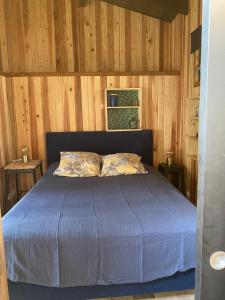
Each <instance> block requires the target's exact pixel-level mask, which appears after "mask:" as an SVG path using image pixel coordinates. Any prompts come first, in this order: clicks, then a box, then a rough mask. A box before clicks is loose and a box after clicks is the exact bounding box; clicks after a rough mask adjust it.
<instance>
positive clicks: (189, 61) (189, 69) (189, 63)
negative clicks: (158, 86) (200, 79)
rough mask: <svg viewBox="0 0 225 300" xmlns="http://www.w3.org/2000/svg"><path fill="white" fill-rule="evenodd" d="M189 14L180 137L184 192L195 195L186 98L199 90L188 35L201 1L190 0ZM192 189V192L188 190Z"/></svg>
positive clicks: (197, 20) (193, 147)
mask: <svg viewBox="0 0 225 300" xmlns="http://www.w3.org/2000/svg"><path fill="white" fill-rule="evenodd" d="M189 2H190V8H189V10H190V13H189V16H186V17H185V18H184V19H183V23H184V30H183V32H184V37H183V43H182V51H181V53H182V56H181V57H182V58H181V60H182V67H181V71H182V72H181V90H180V91H181V99H182V102H183V113H182V117H183V118H182V120H183V125H182V126H181V128H182V129H183V131H181V133H180V135H181V136H182V139H183V145H184V146H183V150H182V153H183V162H184V165H185V167H186V190H187V194H188V195H190V194H191V193H192V194H193V193H195V191H194V190H193V189H195V190H196V189H197V185H195V187H194V185H192V186H191V185H190V179H191V177H192V176H193V174H192V170H191V163H190V160H191V157H190V155H192V154H196V155H197V153H198V149H197V148H198V141H197V140H194V139H190V138H188V137H187V136H186V135H187V133H188V125H187V124H188V122H190V119H189V118H188V117H189V115H190V108H189V107H190V106H191V105H192V106H193V108H194V110H193V111H195V106H196V102H195V101H192V102H191V101H190V100H188V98H193V97H196V96H199V95H200V88H199V87H194V80H193V76H194V55H193V54H191V53H190V49H191V43H190V34H191V32H192V31H194V30H195V29H196V28H197V27H198V26H200V25H201V15H202V0H190V1H189ZM190 189H192V190H190Z"/></svg>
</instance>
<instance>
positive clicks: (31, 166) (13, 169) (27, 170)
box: [4, 160, 43, 211]
mask: <svg viewBox="0 0 225 300" xmlns="http://www.w3.org/2000/svg"><path fill="white" fill-rule="evenodd" d="M37 169H39V170H40V174H41V176H42V175H43V169H42V161H41V160H30V161H29V162H28V163H23V162H12V163H10V164H8V165H7V166H5V167H4V172H5V197H4V211H6V209H7V202H8V197H9V178H10V175H14V176H15V181H16V200H17V201H18V200H19V195H20V193H21V192H20V191H19V187H18V175H19V174H32V178H33V184H35V183H36V182H37V177H36V170H37ZM23 192H24V191H23Z"/></svg>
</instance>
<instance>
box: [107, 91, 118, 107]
mask: <svg viewBox="0 0 225 300" xmlns="http://www.w3.org/2000/svg"><path fill="white" fill-rule="evenodd" d="M117 105H118V96H117V94H110V95H109V103H108V106H110V107H113V106H117Z"/></svg>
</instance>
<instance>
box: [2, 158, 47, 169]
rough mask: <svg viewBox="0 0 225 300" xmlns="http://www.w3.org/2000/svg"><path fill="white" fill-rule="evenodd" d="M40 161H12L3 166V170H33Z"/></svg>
mask: <svg viewBox="0 0 225 300" xmlns="http://www.w3.org/2000/svg"><path fill="white" fill-rule="evenodd" d="M41 163H42V161H41V160H29V161H28V162H27V163H23V162H21V161H19V162H12V163H10V164H8V165H7V166H5V167H4V170H6V171H8V170H11V171H13V170H34V169H36V168H37V167H38V166H40V165H41Z"/></svg>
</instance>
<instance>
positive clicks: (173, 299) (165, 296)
mask: <svg viewBox="0 0 225 300" xmlns="http://www.w3.org/2000/svg"><path fill="white" fill-rule="evenodd" d="M151 299H161V300H194V299H195V297H194V291H187V292H178V293H160V294H155V295H154V296H152V295H146V296H140V297H116V298H104V299H99V300H151ZM96 300H97V299H96Z"/></svg>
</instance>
